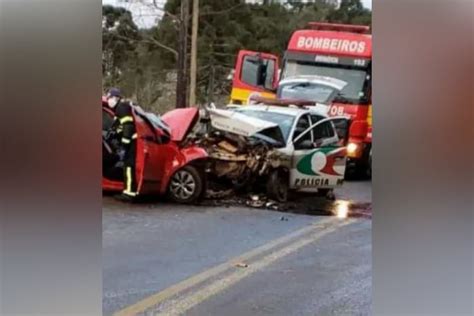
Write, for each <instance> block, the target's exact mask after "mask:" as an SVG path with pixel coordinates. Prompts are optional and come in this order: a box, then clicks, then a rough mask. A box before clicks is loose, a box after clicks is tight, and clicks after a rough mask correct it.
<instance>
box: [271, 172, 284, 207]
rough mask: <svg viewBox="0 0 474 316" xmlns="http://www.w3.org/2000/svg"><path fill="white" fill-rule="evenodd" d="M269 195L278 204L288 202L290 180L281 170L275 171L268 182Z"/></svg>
mask: <svg viewBox="0 0 474 316" xmlns="http://www.w3.org/2000/svg"><path fill="white" fill-rule="evenodd" d="M267 195H268V197H269V198H270V199H272V200H275V201H278V202H286V201H287V200H288V178H287V177H286V176H284V174H283V172H280V171H279V170H275V171H273V172H272V173H271V174H270V175H269V177H268V181H267Z"/></svg>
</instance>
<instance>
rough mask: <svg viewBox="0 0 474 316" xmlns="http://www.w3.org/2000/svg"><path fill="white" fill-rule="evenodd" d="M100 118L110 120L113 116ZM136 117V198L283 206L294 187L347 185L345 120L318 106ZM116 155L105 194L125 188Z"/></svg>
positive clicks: (107, 154) (106, 166) (107, 164)
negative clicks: (229, 199) (212, 197)
mask: <svg viewBox="0 0 474 316" xmlns="http://www.w3.org/2000/svg"><path fill="white" fill-rule="evenodd" d="M280 103H281V102H280ZM103 113H104V119H106V121H107V120H108V121H110V115H111V114H110V111H108V110H107V109H106V108H105V107H103ZM133 115H134V116H135V121H136V124H137V132H138V134H139V137H138V148H137V158H138V159H137V162H138V165H137V168H136V170H137V174H136V177H137V182H138V183H139V186H138V190H139V194H154V193H157V194H165V193H168V195H169V196H170V197H171V198H172V199H173V200H174V201H177V202H181V203H192V202H195V201H196V200H198V199H199V198H201V197H203V196H204V194H205V192H218V191H226V190H227V191H229V190H233V191H246V192H250V191H251V192H254V193H262V192H264V193H266V195H267V197H268V198H269V199H272V200H275V201H279V202H284V201H286V200H287V196H288V191H289V190H296V191H303V192H319V193H321V192H322V193H326V192H329V191H330V190H332V189H334V188H335V187H338V186H340V185H342V182H343V178H344V171H345V160H346V150H345V147H346V144H347V126H348V119H347V118H346V117H330V118H329V117H328V116H327V115H326V114H324V111H320V110H318V108H317V107H311V106H301V105H300V106H282V105H281V104H278V105H268V104H264V105H262V104H258V105H246V106H230V107H227V108H226V109H217V108H215V107H208V108H205V109H201V110H198V109H197V108H185V109H175V110H172V111H169V112H167V113H165V114H164V115H163V116H161V117H157V116H155V115H152V114H151V113H145V112H143V110H141V109H140V108H137V109H136V110H134V111H133ZM106 121H104V124H105V123H106ZM105 125H107V124H105ZM105 125H104V126H105ZM103 131H104V133H105V134H107V133H106V131H107V128H106V127H105V128H104V130H103ZM109 142H110V141H109V140H108V139H105V140H103V144H104V146H105V145H108V143H109ZM109 147H110V146H105V147H104V148H106V149H107V148H109ZM116 156H117V155H116V154H115V153H114V151H113V150H111V149H110V148H109V149H108V150H105V151H104V154H103V157H104V158H103V170H104V172H105V173H104V177H103V181H102V184H103V188H104V190H121V188H122V187H123V182H122V179H121V177H120V166H119V164H118V163H117V162H118V160H117V158H116ZM111 157H112V158H113V159H112V158H111ZM110 170H112V171H113V173H111V172H109V171H110ZM117 175H118V176H117ZM185 180H186V181H187V182H192V187H191V185H188V183H187V182H186V181H185ZM191 180H192V181H191ZM183 181H185V182H186V183H184V182H183Z"/></svg>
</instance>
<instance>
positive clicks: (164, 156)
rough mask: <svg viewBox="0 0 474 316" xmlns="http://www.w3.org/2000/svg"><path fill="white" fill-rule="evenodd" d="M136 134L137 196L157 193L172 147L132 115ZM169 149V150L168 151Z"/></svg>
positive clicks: (143, 121) (140, 119) (143, 119)
mask: <svg viewBox="0 0 474 316" xmlns="http://www.w3.org/2000/svg"><path fill="white" fill-rule="evenodd" d="M134 117H135V127H136V133H137V153H136V160H135V167H136V168H135V176H136V180H137V189H138V193H139V194H153V193H158V191H159V188H160V185H161V181H163V174H164V169H165V162H167V161H169V159H171V158H170V157H171V156H173V153H172V152H170V151H172V149H173V146H170V145H169V138H167V137H164V135H162V134H159V130H158V129H156V128H155V127H154V126H153V125H151V124H150V122H149V121H147V120H146V118H145V117H144V116H142V115H139V114H137V112H135V113H134ZM170 147H171V150H170Z"/></svg>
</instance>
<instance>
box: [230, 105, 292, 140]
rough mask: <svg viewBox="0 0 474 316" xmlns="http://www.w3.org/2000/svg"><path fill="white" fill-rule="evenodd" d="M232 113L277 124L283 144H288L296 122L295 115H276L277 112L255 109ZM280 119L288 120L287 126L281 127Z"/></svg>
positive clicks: (242, 109)
mask: <svg viewBox="0 0 474 316" xmlns="http://www.w3.org/2000/svg"><path fill="white" fill-rule="evenodd" d="M234 111H236V112H239V113H241V114H244V115H247V116H250V117H253V118H258V119H261V120H264V121H268V122H272V123H275V124H277V125H278V127H279V128H280V131H281V134H282V136H283V139H284V141H285V144H287V143H288V139H289V136H290V133H291V130H292V128H293V125H294V123H295V120H296V115H291V114H284V113H277V112H272V111H268V110H264V109H262V110H257V109H247V108H238V109H234ZM282 119H287V120H289V121H288V123H289V124H288V123H286V124H285V125H283V120H282Z"/></svg>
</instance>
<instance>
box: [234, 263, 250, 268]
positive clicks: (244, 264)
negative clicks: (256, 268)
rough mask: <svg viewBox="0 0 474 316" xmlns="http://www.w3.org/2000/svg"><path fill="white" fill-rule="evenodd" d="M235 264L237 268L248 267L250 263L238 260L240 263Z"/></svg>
mask: <svg viewBox="0 0 474 316" xmlns="http://www.w3.org/2000/svg"><path fill="white" fill-rule="evenodd" d="M235 266H236V267H237V268H248V266H249V265H248V264H247V263H244V262H238V263H236V264H235Z"/></svg>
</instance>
